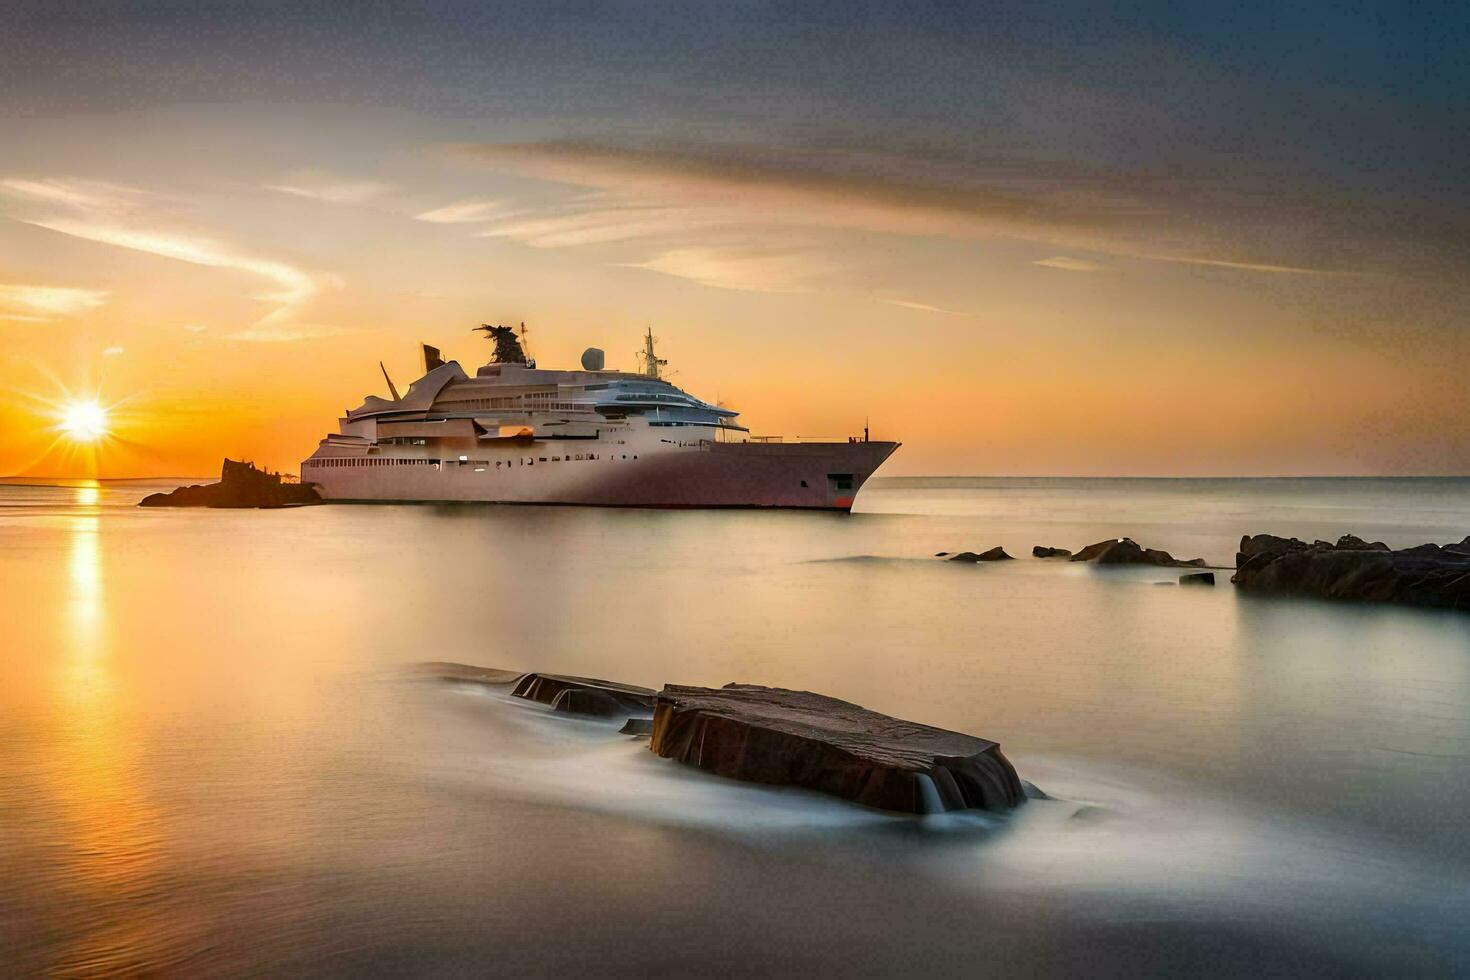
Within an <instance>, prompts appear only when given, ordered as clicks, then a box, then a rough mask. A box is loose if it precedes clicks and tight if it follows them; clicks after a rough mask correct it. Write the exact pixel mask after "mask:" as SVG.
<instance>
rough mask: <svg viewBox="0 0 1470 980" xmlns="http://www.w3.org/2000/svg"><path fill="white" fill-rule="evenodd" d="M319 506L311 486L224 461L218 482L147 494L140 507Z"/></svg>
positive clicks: (250, 464) (317, 498)
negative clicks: (288, 481)
mask: <svg viewBox="0 0 1470 980" xmlns="http://www.w3.org/2000/svg"><path fill="white" fill-rule="evenodd" d="M321 502H322V498H321V495H320V494H318V493H317V492H316V487H314V486H312V485H311V484H310V483H287V482H285V480H284V478H283V477H282V476H281V474H279V473H270V472H267V471H265V470H258V469H256V468H255V465H254V464H253V463H238V462H236V461H235V460H233V459H226V460H225V461H224V463H223V464H222V465H221V466H220V474H219V482H218V483H208V484H200V483H196V484H194V485H193V486H188V487H179V488H178V489H177V490H173V491H170V492H169V493H150V494H149V495H148V496H146V497H144V498H143V499H142V500H141V501H139V503H138V506H139V507H242V508H243V507H266V508H275V507H303V506H306V505H308V504H319V503H321Z"/></svg>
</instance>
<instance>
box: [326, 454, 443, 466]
mask: <svg viewBox="0 0 1470 980" xmlns="http://www.w3.org/2000/svg"><path fill="white" fill-rule="evenodd" d="M438 464H439V461H438V460H437V459H394V458H392V457H389V456H360V457H353V458H350V459H349V458H347V457H342V458H339V459H308V460H307V461H306V462H304V463H303V464H302V465H303V466H326V467H342V466H425V465H435V466H437V465H438Z"/></svg>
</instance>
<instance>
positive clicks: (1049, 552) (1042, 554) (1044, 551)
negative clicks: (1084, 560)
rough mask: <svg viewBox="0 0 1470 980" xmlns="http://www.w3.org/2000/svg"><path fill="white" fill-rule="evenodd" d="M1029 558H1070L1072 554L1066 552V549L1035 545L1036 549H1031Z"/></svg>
mask: <svg viewBox="0 0 1470 980" xmlns="http://www.w3.org/2000/svg"><path fill="white" fill-rule="evenodd" d="M1031 557H1033V558H1071V557H1072V553H1071V552H1070V551H1068V550H1067V549H1066V548H1048V547H1045V546H1044V545H1037V546H1036V547H1034V548H1032V549H1031Z"/></svg>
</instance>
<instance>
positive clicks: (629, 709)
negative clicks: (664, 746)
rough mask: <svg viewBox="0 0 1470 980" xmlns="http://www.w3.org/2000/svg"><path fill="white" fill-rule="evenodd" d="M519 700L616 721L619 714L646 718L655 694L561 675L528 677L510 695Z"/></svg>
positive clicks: (649, 691)
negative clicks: (522, 699)
mask: <svg viewBox="0 0 1470 980" xmlns="http://www.w3.org/2000/svg"><path fill="white" fill-rule="evenodd" d="M510 693H511V694H512V695H514V696H515V697H518V698H526V699H528V700H531V701H539V702H541V703H542V704H547V705H550V706H551V708H552V710H554V711H565V712H567V713H569V714H578V715H591V716H593V717H596V718H615V717H617V716H618V715H624V716H626V715H644V716H647V715H648V714H649V713H650V712H651V711H653V699H654V695H655V693H656V692H654V691H653V690H652V689H651V688H647V687H636V686H634V685H632V684H619V683H617V682H616V681H604V680H599V679H598V678H595V677H567V676H565V675H562V674H541V673H531V674H526V675H524V676H523V677H521V678H520V680H518V681H517V682H516V686H515V688H514V690H512V691H511V692H510Z"/></svg>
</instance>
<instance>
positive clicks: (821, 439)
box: [749, 436, 856, 444]
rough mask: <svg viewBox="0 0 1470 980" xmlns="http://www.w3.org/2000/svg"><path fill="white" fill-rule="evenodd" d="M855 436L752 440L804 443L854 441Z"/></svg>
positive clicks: (783, 437)
mask: <svg viewBox="0 0 1470 980" xmlns="http://www.w3.org/2000/svg"><path fill="white" fill-rule="evenodd" d="M855 438H856V437H854V436H751V437H750V440H749V441H751V442H764V443H788V444H789V443H803V442H853V441H854V440H855Z"/></svg>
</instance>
